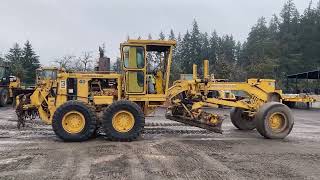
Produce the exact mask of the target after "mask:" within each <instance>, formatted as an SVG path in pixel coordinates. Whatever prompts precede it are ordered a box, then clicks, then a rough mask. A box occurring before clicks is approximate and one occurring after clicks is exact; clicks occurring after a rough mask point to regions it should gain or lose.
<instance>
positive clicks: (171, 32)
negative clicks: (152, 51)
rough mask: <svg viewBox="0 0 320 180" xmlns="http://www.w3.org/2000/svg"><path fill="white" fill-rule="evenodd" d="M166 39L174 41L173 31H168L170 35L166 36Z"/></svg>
mask: <svg viewBox="0 0 320 180" xmlns="http://www.w3.org/2000/svg"><path fill="white" fill-rule="evenodd" d="M168 39H169V40H176V37H175V35H174V32H173V29H171V30H170V34H169V36H168Z"/></svg>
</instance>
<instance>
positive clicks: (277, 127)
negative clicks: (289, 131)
mask: <svg viewBox="0 0 320 180" xmlns="http://www.w3.org/2000/svg"><path fill="white" fill-rule="evenodd" d="M268 120H269V127H270V128H271V129H272V131H274V132H281V131H283V129H285V126H286V118H285V116H284V115H283V114H282V113H279V112H276V113H273V114H271V116H270V117H269V119H268Z"/></svg>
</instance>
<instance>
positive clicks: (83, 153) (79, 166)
mask: <svg viewBox="0 0 320 180" xmlns="http://www.w3.org/2000/svg"><path fill="white" fill-rule="evenodd" d="M92 162H93V158H91V157H89V151H88V148H83V149H82V150H80V151H78V152H77V153H76V167H75V168H74V169H76V172H75V177H74V178H73V179H90V177H89V174H90V169H91V165H92Z"/></svg>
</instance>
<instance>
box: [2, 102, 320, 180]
mask: <svg viewBox="0 0 320 180" xmlns="http://www.w3.org/2000/svg"><path fill="white" fill-rule="evenodd" d="M228 111H229V110H227V109H219V110H218V112H219V113H220V114H222V115H225V116H226V120H225V122H224V125H223V130H224V133H223V134H214V133H210V132H208V131H206V130H202V129H198V128H195V127H190V126H185V125H183V124H180V123H176V122H173V121H169V120H166V119H165V118H164V110H163V109H160V110H159V111H157V112H156V113H155V114H154V116H152V117H148V118H147V119H146V123H147V126H146V130H145V134H143V135H142V137H141V138H140V139H139V140H138V141H135V142H130V143H119V142H110V141H107V140H105V139H104V137H103V136H100V137H98V138H96V139H92V140H90V141H87V142H82V143H65V142H61V141H60V140H59V139H58V138H56V137H55V135H54V133H53V131H52V129H51V127H50V126H47V125H43V124H42V123H41V122H40V121H39V120H38V121H34V122H32V123H31V122H30V123H28V124H27V127H25V128H23V129H22V130H17V129H16V119H17V118H16V116H15V113H14V110H13V109H11V108H9V107H6V108H1V109H0V157H1V158H0V179H138V180H140V179H152V180H155V179H320V116H319V115H320V110H303V109H299V110H298V109H294V110H293V113H294V117H295V125H294V128H293V131H292V133H291V134H290V136H288V137H287V138H286V139H284V140H266V139H264V138H262V137H261V136H260V135H259V134H258V132H256V131H249V132H242V131H238V130H236V129H235V128H234V127H233V126H232V124H231V122H230V119H229V117H228Z"/></svg>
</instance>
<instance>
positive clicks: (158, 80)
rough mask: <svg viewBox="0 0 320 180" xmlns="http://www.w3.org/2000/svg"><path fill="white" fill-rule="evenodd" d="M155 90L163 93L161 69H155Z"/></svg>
mask: <svg viewBox="0 0 320 180" xmlns="http://www.w3.org/2000/svg"><path fill="white" fill-rule="evenodd" d="M156 91H157V94H164V92H163V75H162V72H161V71H157V74H156Z"/></svg>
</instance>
